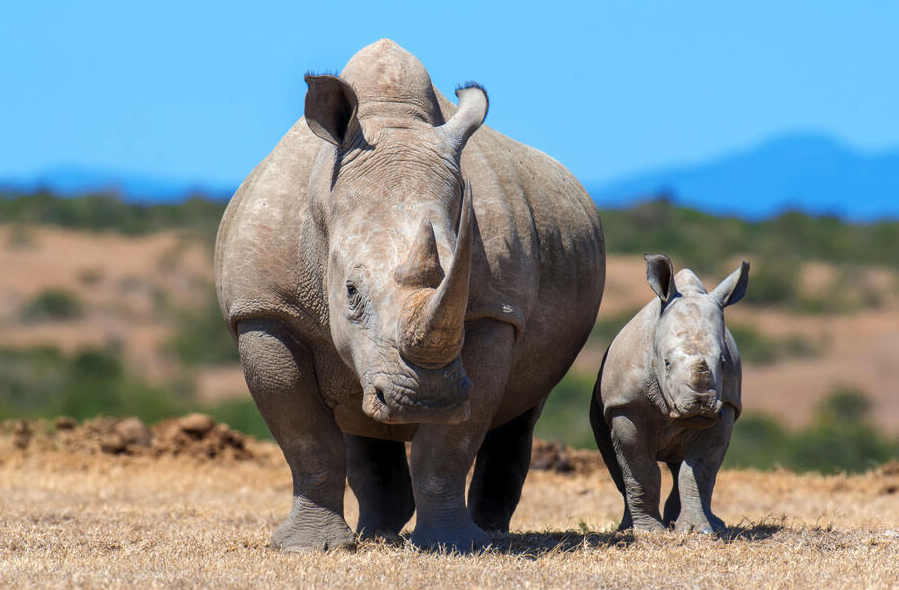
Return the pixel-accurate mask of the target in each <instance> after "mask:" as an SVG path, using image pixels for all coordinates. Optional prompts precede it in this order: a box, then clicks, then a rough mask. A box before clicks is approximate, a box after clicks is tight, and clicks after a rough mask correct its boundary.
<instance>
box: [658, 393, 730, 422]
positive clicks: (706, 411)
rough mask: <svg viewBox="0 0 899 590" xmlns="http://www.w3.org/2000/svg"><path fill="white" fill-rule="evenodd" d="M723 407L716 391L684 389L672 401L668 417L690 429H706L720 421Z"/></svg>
mask: <svg viewBox="0 0 899 590" xmlns="http://www.w3.org/2000/svg"><path fill="white" fill-rule="evenodd" d="M723 406H724V404H723V403H722V402H721V400H720V399H719V398H718V392H717V391H715V390H707V391H701V392H700V391H696V390H693V389H691V388H689V387H686V388H684V390H682V391H681V392H680V395H678V396H677V398H676V399H675V400H674V404H673V405H672V407H671V411H670V413H669V416H670V417H671V418H672V419H674V420H678V421H679V422H681V423H682V424H683V425H685V426H688V427H691V428H708V427H709V426H712V425H714V424H715V423H716V422H718V420H720V419H721V409H722V408H723Z"/></svg>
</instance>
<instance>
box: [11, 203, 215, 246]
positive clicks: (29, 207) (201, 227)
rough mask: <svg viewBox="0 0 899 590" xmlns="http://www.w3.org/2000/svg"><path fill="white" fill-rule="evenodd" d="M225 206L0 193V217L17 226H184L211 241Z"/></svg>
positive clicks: (132, 230)
mask: <svg viewBox="0 0 899 590" xmlns="http://www.w3.org/2000/svg"><path fill="white" fill-rule="evenodd" d="M225 206H226V203H224V202H221V201H215V200H211V199H208V198H205V197H202V196H195V197H192V198H189V199H187V200H185V201H183V202H180V203H160V204H146V203H126V202H125V201H123V200H122V199H121V198H120V197H119V196H117V195H110V194H93V195H85V196H81V197H77V198H65V197H62V196H59V195H56V194H53V193H51V192H48V191H38V192H36V193H32V194H14V195H13V194H2V195H0V219H2V220H3V221H4V222H5V223H16V224H19V225H23V224H26V225H27V224H32V225H58V226H61V227H69V228H76V229H85V230H89V231H105V230H113V231H118V232H121V233H124V234H146V233H150V232H154V231H161V230H168V229H185V230H188V231H190V232H191V233H193V234H195V235H198V236H200V237H202V238H205V239H206V240H207V241H208V242H209V243H212V239H213V238H214V236H215V232H216V230H217V228H218V224H219V221H221V219H222V214H223V213H224V211H225Z"/></svg>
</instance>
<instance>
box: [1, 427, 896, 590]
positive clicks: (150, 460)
mask: <svg viewBox="0 0 899 590" xmlns="http://www.w3.org/2000/svg"><path fill="white" fill-rule="evenodd" d="M247 448H248V450H249V452H250V454H251V455H252V457H251V458H250V459H243V460H241V459H239V458H235V457H234V456H231V457H230V458H215V459H201V458H197V457H194V456H185V455H180V456H172V455H171V454H166V453H162V454H159V455H157V456H153V455H151V454H143V455H138V456H133V455H121V454H119V455H111V454H103V453H96V452H91V451H90V450H89V448H88V447H82V448H76V447H71V446H69V447H66V446H56V448H54V445H53V444H45V445H35V444H31V445H30V446H29V447H28V448H26V449H24V450H22V449H18V448H15V447H14V437H9V436H6V437H5V438H0V585H2V586H4V587H42V588H43V587H64V588H70V587H84V588H96V587H101V588H119V587H128V588H150V587H196V586H205V587H214V588H225V587H227V588H230V587H262V588H280V587H303V588H317V587H322V588H329V589H333V588H344V587H348V588H392V587H396V588H425V587H428V588H430V587H435V588H444V587H446V588H453V587H456V588H458V587H477V588H568V587H570V588H588V587H615V588H645V587H659V588H718V587H725V588H856V587H862V588H891V587H893V588H894V587H896V586H897V584H899V465H897V464H895V463H891V464H888V465H886V466H884V467H883V468H881V469H880V470H879V471H876V472H871V473H868V474H865V475H860V476H844V475H841V476H828V477H823V476H815V475H803V476H799V475H795V474H793V473H789V472H774V473H760V472H751V471H727V472H723V473H721V475H720V477H719V480H718V488H717V490H716V495H715V500H714V506H715V509H716V512H717V513H718V514H719V515H720V516H721V517H723V518H724V519H725V521H726V522H727V523H728V525H730V526H729V528H728V531H727V533H726V534H724V535H722V536H720V537H719V538H711V537H702V536H696V535H693V536H680V535H676V534H673V533H665V534H651V535H638V536H636V537H635V536H634V535H632V534H618V533H615V532H613V531H614V526H615V523H616V521H617V519H618V518H619V517H620V510H621V500H620V497H619V495H618V493H617V491H616V490H615V489H614V486H613V484H612V482H611V480H610V479H609V477H608V475H607V474H606V472H605V470H604V468H603V467H602V466H601V464H600V462H599V459H598V454H596V453H588V452H586V451H583V452H579V453H578V454H577V457H576V458H577V459H578V460H577V461H575V465H576V466H577V469H576V470H575V472H574V473H570V474H559V473H554V472H549V471H532V472H531V474H530V476H529V477H528V481H527V483H526V485H525V489H524V495H523V499H522V502H521V505H520V506H519V509H518V511H517V513H516V515H515V517H514V519H513V522H512V528H513V533H512V534H510V535H501V536H496V537H495V538H494V539H493V543H494V546H493V547H492V548H490V549H487V550H485V551H483V552H480V553H477V554H474V555H458V554H446V553H434V552H421V551H417V550H415V549H414V548H411V547H409V546H389V545H384V544H379V543H374V542H366V543H363V544H361V545H360V546H359V548H358V550H357V551H356V552H355V553H344V552H338V553H326V554H321V553H310V554H284V553H280V552H278V551H275V550H273V549H271V548H270V547H269V535H270V533H271V531H272V530H273V528H274V527H275V526H276V525H277V524H278V523H279V522H280V519H281V518H282V517H283V516H285V515H286V513H287V511H288V509H289V507H290V494H291V489H290V477H289V474H288V472H287V469H286V466H285V464H284V462H283V459H282V458H281V457H280V453H279V451H278V450H277V448H276V447H275V446H274V445H272V444H270V443H261V442H255V441H248V442H247ZM356 510H357V509H356V506H355V502H354V499H353V497H352V494H351V493H350V492H349V491H348V492H347V496H346V512H347V517H348V520H349V522H350V523H351V524H352V523H354V521H355V516H356ZM410 526H411V525H410Z"/></svg>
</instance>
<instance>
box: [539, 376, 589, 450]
mask: <svg viewBox="0 0 899 590" xmlns="http://www.w3.org/2000/svg"><path fill="white" fill-rule="evenodd" d="M595 381H596V375H585V374H582V373H577V372H573V371H570V372H569V373H568V374H567V375H565V377H564V378H563V379H562V380H561V381H560V382H559V384H558V385H556V387H555V388H554V389H553V391H552V393H551V394H550V396H549V399H548V400H547V401H546V405H545V406H543V414H542V415H541V416H540V420H539V421H538V422H537V428H536V429H535V432H536V435H537V436H539V437H540V438H546V439H550V440H557V441H559V442H562V443H565V444H566V445H571V446H573V447H579V448H596V443H595V441H594V439H593V429H592V428H590V420H589V419H588V416H589V415H590V399H591V398H592V396H593V384H594V382H595Z"/></svg>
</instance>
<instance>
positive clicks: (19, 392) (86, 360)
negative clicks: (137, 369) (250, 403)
mask: <svg viewBox="0 0 899 590" xmlns="http://www.w3.org/2000/svg"><path fill="white" fill-rule="evenodd" d="M186 409H187V404H186V403H185V401H184V400H180V399H177V398H176V397H174V396H173V395H172V394H171V393H169V392H168V390H167V389H164V388H160V387H156V386H152V385H150V384H148V383H147V382H145V381H143V380H142V379H138V378H135V377H133V376H129V375H127V374H126V372H125V370H124V368H123V366H122V363H121V360H120V359H119V358H118V356H116V355H115V354H113V353H111V352H108V351H104V350H98V349H86V350H82V351H79V352H77V353H75V354H73V355H71V356H66V355H63V354H62V353H60V352H59V351H58V350H56V349H53V348H46V347H41V348H33V349H25V350H17V349H8V348H7V349H0V419H6V418H20V417H28V418H51V417H54V416H59V415H67V416H72V417H73V418H76V419H78V420H83V419H86V418H92V417H94V416H96V415H98V414H105V415H108V416H128V415H134V416H138V417H140V418H141V419H143V420H146V421H150V422H152V421H156V420H161V419H162V418H166V417H169V416H175V415H178V414H181V413H183V412H184V411H186Z"/></svg>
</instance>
